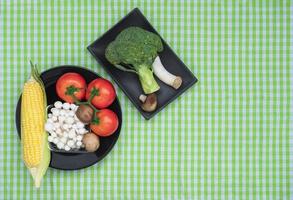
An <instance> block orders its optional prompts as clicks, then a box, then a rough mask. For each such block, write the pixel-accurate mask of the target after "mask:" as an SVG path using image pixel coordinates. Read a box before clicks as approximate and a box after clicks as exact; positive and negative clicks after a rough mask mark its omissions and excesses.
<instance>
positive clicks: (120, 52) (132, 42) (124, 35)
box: [105, 27, 163, 94]
mask: <svg viewBox="0 0 293 200" xmlns="http://www.w3.org/2000/svg"><path fill="white" fill-rule="evenodd" d="M162 50H163V44H162V41H161V38H160V37H159V36H158V35H156V34H154V33H152V32H149V31H146V30H144V29H142V28H139V27H129V28H126V29H124V30H123V31H122V32H121V33H120V34H119V35H118V36H117V37H116V39H115V40H114V41H113V42H111V43H110V44H109V45H108V47H107V48H106V52H105V56H106V58H107V60H108V61H109V62H110V63H112V64H113V65H114V66H115V67H117V68H118V69H120V70H124V71H128V72H133V73H136V74H137V75H138V77H139V80H140V83H141V86H142V89H143V91H144V92H145V93H146V94H150V93H153V92H155V91H157V90H159V89H160V87H159V85H158V83H157V82H156V80H155V79H154V76H153V71H152V63H153V61H154V59H155V58H156V57H157V55H158V52H161V51H162Z"/></svg>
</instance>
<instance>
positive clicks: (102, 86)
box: [86, 78, 116, 109]
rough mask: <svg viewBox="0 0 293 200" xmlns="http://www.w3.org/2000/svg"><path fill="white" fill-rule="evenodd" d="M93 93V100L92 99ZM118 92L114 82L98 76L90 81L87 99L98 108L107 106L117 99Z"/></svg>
mask: <svg viewBox="0 0 293 200" xmlns="http://www.w3.org/2000/svg"><path fill="white" fill-rule="evenodd" d="M91 95H93V98H92V100H90V97H91ZM115 97H116V93H115V89H114V87H113V85H112V83H111V82H110V81H108V80H106V79H103V78H97V79H95V80H93V81H92V82H90V84H89V85H88V87H87V90H86V99H87V100H89V101H90V102H91V103H92V104H93V105H94V106H95V107H96V108H99V109H102V108H106V107H108V106H109V105H111V104H112V103H113V101H114V100H115Z"/></svg>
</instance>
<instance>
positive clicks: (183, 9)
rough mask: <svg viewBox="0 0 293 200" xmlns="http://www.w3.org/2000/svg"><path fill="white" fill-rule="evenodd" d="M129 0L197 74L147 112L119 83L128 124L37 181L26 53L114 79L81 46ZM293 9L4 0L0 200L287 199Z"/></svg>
mask: <svg viewBox="0 0 293 200" xmlns="http://www.w3.org/2000/svg"><path fill="white" fill-rule="evenodd" d="M134 7H139V8H140V9H141V11H142V12H143V13H144V14H145V15H146V17H147V18H148V19H149V20H150V22H151V23H152V24H153V25H154V27H155V28H156V29H157V30H158V32H159V33H160V34H161V35H162V36H163V37H164V38H165V40H166V41H167V42H168V43H169V44H170V46H171V47H172V48H173V49H174V51H175V52H177V54H178V55H179V56H180V58H181V59H182V60H183V61H184V62H185V63H186V65H187V66H188V67H189V68H190V70H191V71H192V72H193V73H194V74H195V75H196V76H197V77H198V79H199V82H198V83H197V84H196V85H195V86H194V87H192V88H191V89H189V90H188V91H187V92H186V93H184V94H183V95H182V96H181V97H179V98H178V99H177V100H176V101H175V102H173V103H172V104H171V105H169V106H168V107H167V108H166V109H164V110H163V111H162V112H161V113H159V114H158V115H157V116H156V117H154V118H153V119H151V120H150V121H146V120H144V119H143V117H142V116H141V115H140V114H139V112H138V111H137V110H136V109H135V107H134V106H133V105H132V104H131V102H130V101H129V100H128V99H127V97H126V96H125V95H124V94H123V92H122V91H121V90H120V89H119V88H117V85H115V87H116V89H117V95H118V97H119V100H120V102H121V106H122V109H123V126H122V130H121V135H120V138H119V140H118V143H117V144H116V145H115V147H114V149H113V151H112V152H111V153H110V154H109V155H108V156H107V157H106V158H105V159H104V160H103V161H102V162H99V163H98V164H96V165H94V166H92V167H89V168H87V169H83V170H78V171H60V170H54V169H49V170H48V171H47V174H46V176H45V178H44V180H43V184H42V187H41V189H39V190H36V189H34V188H33V183H32V179H31V177H30V175H29V172H28V170H26V168H25V167H24V164H23V163H22V161H21V155H20V142H19V139H18V136H17V133H16V128H15V121H14V114H15V107H16V102H17V98H18V96H19V94H20V92H21V89H22V85H23V83H24V81H25V80H26V79H27V78H28V76H29V70H30V65H29V62H28V60H29V59H32V60H33V61H34V62H37V63H38V64H39V66H40V68H41V70H45V69H48V68H51V67H53V66H57V65H63V64H73V65H80V66H85V67H86V68H89V69H92V70H94V71H96V72H97V73H99V74H101V75H102V76H103V77H105V78H108V79H110V80H111V78H110V77H109V75H108V74H107V73H106V72H105V71H104V69H103V68H102V67H101V66H100V65H99V64H97V62H96V61H95V60H94V58H93V57H92V56H91V55H90V54H89V52H88V51H87V50H86V47H87V46H88V45H89V44H90V43H91V42H93V41H94V40H95V39H96V38H97V37H99V36H100V35H101V34H103V33H104V32H105V31H107V30H108V29H109V28H110V27H111V26H112V25H114V24H115V23H116V22H117V21H118V20H119V19H120V18H122V17H123V16H124V15H126V14H127V13H128V12H129V11H131V10H132V9H133V8H134ZM292 7H293V5H292V1H291V2H290V1H289V0H288V1H277V0H276V1H241V2H236V1H212V0H210V1H196V2H195V1H191V0H190V1H180V0H178V1H155V0H152V1H147V0H145V1H139V2H136V1H130V0H128V1H111V2H110V1H97V0H96V1H94V0H93V1H82V0H79V1H57V0H55V1H45V0H44V1H36V3H33V2H30V1H9V0H8V1H6V0H1V3H0V9H1V10H0V16H1V18H0V25H1V27H0V38H1V40H0V42H1V43H0V56H1V57H0V66H1V82H0V87H1V92H0V96H1V97H0V99H1V123H0V128H1V132H0V133H1V143H0V144H1V145H0V158H1V160H0V166H1V174H0V176H1V177H0V185H1V186H0V188H1V189H0V198H1V199H5V200H8V199H9V200H10V199H233V200H234V199H292V198H293V196H292V193H293V192H292V191H293V184H292V182H293V173H292V169H293V156H292V152H293V148H291V147H292V146H293V137H292V133H293V129H292V126H291V125H290V124H293V116H292V115H293V114H292V113H293V109H292V99H293V98H292V97H293V95H292V89H293V87H292V85H293V83H292V77H293V69H292V59H291V58H290V57H292V37H291V35H292V34H293V31H292V15H293V14H292ZM290 79H291V80H290ZM290 81H291V82H290ZM290 146H291V147H290ZM290 154H291V155H290Z"/></svg>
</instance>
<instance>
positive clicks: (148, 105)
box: [139, 93, 157, 112]
mask: <svg viewBox="0 0 293 200" xmlns="http://www.w3.org/2000/svg"><path fill="white" fill-rule="evenodd" d="M139 100H140V101H141V102H142V104H141V108H142V109H143V110H144V111H146V112H152V111H154V110H156V108H157V95H156V94H155V93H151V94H148V95H147V96H145V95H143V94H142V95H140V97H139Z"/></svg>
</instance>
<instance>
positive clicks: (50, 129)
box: [45, 122, 54, 132]
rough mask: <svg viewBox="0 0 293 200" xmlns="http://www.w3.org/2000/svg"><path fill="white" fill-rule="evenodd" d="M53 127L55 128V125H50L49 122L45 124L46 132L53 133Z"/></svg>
mask: <svg viewBox="0 0 293 200" xmlns="http://www.w3.org/2000/svg"><path fill="white" fill-rule="evenodd" d="M53 127H54V125H53V124H52V123H50V122H47V123H46V124H45V130H46V131H48V132H50V131H52V130H53Z"/></svg>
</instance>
